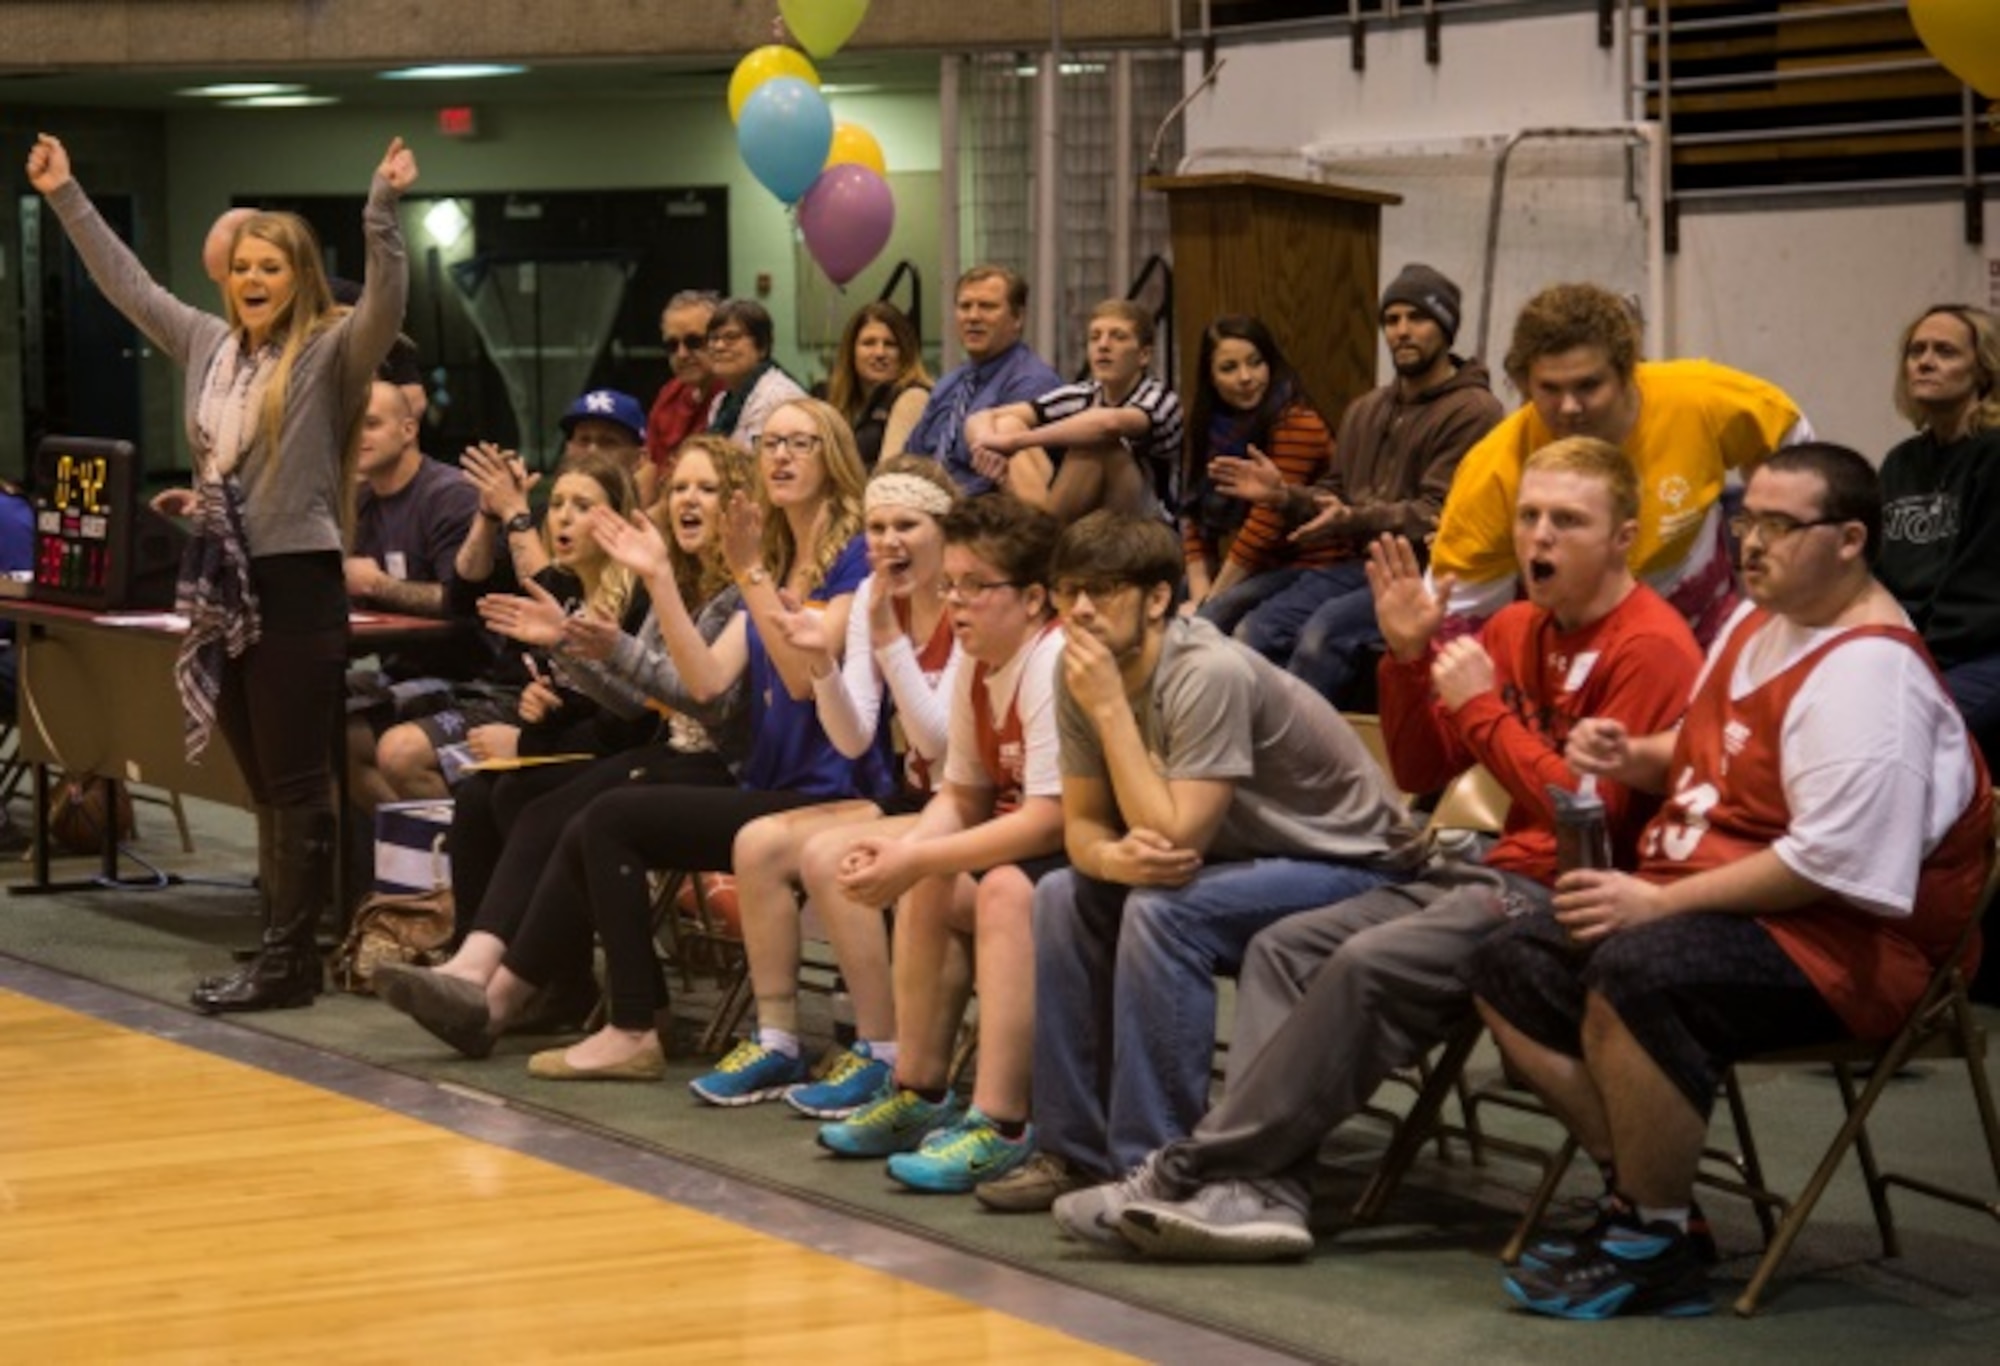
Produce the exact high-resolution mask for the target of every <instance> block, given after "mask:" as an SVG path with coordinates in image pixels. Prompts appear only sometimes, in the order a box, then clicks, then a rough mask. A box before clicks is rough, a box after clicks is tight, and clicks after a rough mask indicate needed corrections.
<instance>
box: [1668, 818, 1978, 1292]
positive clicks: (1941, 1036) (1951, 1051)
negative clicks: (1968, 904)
mask: <svg viewBox="0 0 2000 1366" xmlns="http://www.w3.org/2000/svg"><path fill="white" fill-rule="evenodd" d="M1994 844H1995V846H1996V852H2000V807H1996V808H1995V813H1994ZM1996 886H2000V861H1996V863H1995V865H1994V868H1993V870H1992V871H1991V872H1989V873H1988V875H1987V878H1986V887H1985V890H1984V891H1982V892H1981V893H1980V897H1979V904H1978V905H1977V906H1976V907H1975V908H1974V910H1973V914H1972V917H1971V918H1970V919H1969V920H1968V921H1967V922H1966V926H1965V929H1964V931H1963V932H1962V933H1961V934H1960V935H1959V937H1958V943H1957V944H1956V945H1955V946H1954V947H1953V949H1952V951H1951V953H1950V954H1948V955H1947V956H1946V957H1945V959H1944V961H1943V962H1942V963H1940V964H1939V965H1938V968H1937V971H1936V972H1934V973H1933V974H1932V975H1931V981H1930V986H1929V987H1928V988H1926V989H1925V991H1924V994H1923V996H1922V998H1921V999H1919V1001H1918V1002H1917V1005H1916V1008H1915V1009H1913V1010H1912V1011H1911V1012H1910V1017H1909V1019H1908V1020H1907V1021H1905V1022H1904V1025H1903V1028H1902V1029H1901V1031H1899V1032H1898V1033H1897V1034H1896V1036H1895V1037H1894V1038H1892V1039H1890V1040H1889V1041H1888V1042H1887V1043H1886V1044H1885V1043H1861V1042H1843V1043H1835V1044H1827V1045H1823V1046H1820V1047H1816V1048H1802V1049H1792V1050H1788V1051H1786V1052H1783V1053H1768V1054H1761V1055H1759V1056H1757V1057H1755V1058H1747V1059H1745V1060H1744V1065H1746V1066H1748V1065H1752V1064H1757V1065H1766V1064H1779V1065H1796V1064H1807V1065H1812V1066H1829V1065H1830V1066H1831V1067H1832V1068H1833V1075H1834V1079H1835V1081H1836V1082H1837V1083H1838V1084H1839V1087H1840V1099H1841V1104H1842V1105H1843V1106H1844V1107H1845V1109H1846V1112H1847V1119H1846V1122H1845V1123H1843V1124H1842V1125H1841V1126H1840V1129H1839V1131H1838V1132H1836V1133H1835V1134H1834V1136H1833V1141H1832V1142H1831V1143H1829V1144H1828V1145H1827V1150H1826V1155H1825V1156H1824V1157H1822V1158H1821V1159H1820V1161H1819V1165H1818V1166H1817V1167H1816V1168H1814V1170H1813V1174H1812V1177H1811V1179H1810V1180H1808V1181H1807V1182H1806V1185H1805V1189H1804V1190H1802V1191H1800V1192H1799V1194H1798V1196H1797V1197H1796V1198H1794V1199H1792V1200H1789V1201H1788V1200H1786V1199H1785V1198H1784V1197H1783V1196H1781V1195H1778V1194H1776V1193H1775V1192H1773V1191H1771V1190H1770V1189H1769V1188H1768V1187H1767V1186H1766V1185H1765V1183H1764V1176H1763V1167H1762V1164H1761V1163H1760V1162H1759V1161H1758V1159H1757V1155H1756V1147H1755V1142H1754V1140H1753V1139H1752V1138H1751V1137H1750V1124H1749V1114H1748V1111H1747V1109H1746V1107H1745V1106H1744V1103H1743V1093H1742V1088H1741V1086H1740V1084H1739V1083H1738V1081H1737V1076H1736V1069H1734V1068H1731V1069H1730V1072H1729V1076H1728V1078H1727V1080H1726V1081H1725V1083H1724V1092H1725V1096H1726V1099H1727V1100H1728V1103H1729V1106H1730V1110H1731V1114H1732V1116H1733V1117H1734V1118H1735V1121H1736V1125H1737V1129H1736V1133H1737V1138H1738V1141H1739V1142H1740V1143H1742V1145H1743V1149H1744V1152H1743V1161H1742V1164H1741V1165H1742V1169H1743V1173H1744V1175H1743V1180H1742V1182H1741V1183H1740V1188H1739V1187H1738V1185H1737V1184H1735V1183H1731V1182H1729V1181H1727V1180H1724V1179H1718V1178H1714V1177H1709V1178H1705V1179H1704V1181H1703V1184H1704V1185H1709V1186H1712V1187H1716V1188H1718V1189H1723V1190H1734V1191H1735V1193H1737V1194H1740V1195H1743V1196H1744V1197H1745V1198H1747V1199H1750V1200H1753V1201H1755V1202H1756V1203H1757V1206H1758V1208H1759V1210H1760V1212H1762V1211H1764V1210H1766V1209H1768V1208H1771V1207H1775V1208H1778V1209H1781V1210H1783V1211H1784V1213H1783V1215H1782V1217H1781V1218H1780V1219H1779V1221H1778V1227H1777V1230H1776V1232H1775V1233H1773V1234H1771V1235H1770V1237H1769V1239H1768V1242H1767V1245H1766V1247H1765V1249H1764V1256H1763V1259H1762V1260H1761V1261H1759V1262H1758V1263H1757V1270H1756V1271H1755V1272H1754V1273H1753V1274H1752V1275H1751V1277H1750V1283H1749V1284H1748V1285H1746V1286H1745V1287H1744V1288H1743V1293H1742V1294H1741V1295H1739V1296H1738V1297H1737V1299H1736V1312H1737V1313H1738V1314H1741V1315H1743V1316H1744V1317H1746V1318H1747V1317H1749V1316H1750V1315H1752V1314H1755V1313H1756V1312H1757V1308H1758V1303H1759V1301H1760V1300H1761V1299H1762V1298H1763V1295H1764V1291H1765V1289H1766V1288H1767V1287H1768V1286H1769V1285H1770V1283H1771V1280H1772V1278H1773V1277H1774V1276H1776V1275H1777V1273H1778V1267H1779V1266H1780V1265H1781V1264H1782V1263H1783V1262H1784V1260H1785V1257H1786V1255H1787V1254H1789V1253H1790V1252H1791V1250H1792V1244H1793V1243H1794V1242H1796V1241H1797V1240H1798V1236H1799V1234H1800V1233H1801V1232H1802V1231H1803V1230H1804V1228H1805V1225H1806V1220H1808V1219H1810V1218H1811V1217H1812V1212H1813V1207H1814V1206H1815V1205H1817V1204H1818V1203H1819V1198H1820V1196H1821V1195H1823V1194H1824V1193H1825V1191H1826V1188H1827V1185H1828V1183H1830V1182H1831V1181H1832V1180H1833V1177H1834V1174H1835V1173H1836V1172H1837V1171H1838V1170H1839V1167H1840V1164H1841V1162H1842V1161H1843V1160H1844V1159H1845V1158H1846V1156H1847V1150H1848V1149H1849V1148H1853V1149H1854V1150H1855V1155H1856V1157H1857V1158H1858V1159H1859V1161H1860V1164H1861V1175H1862V1180H1863V1182H1864V1183H1865V1184H1866V1186H1867V1188H1868V1202H1869V1205H1870V1206H1871V1207H1872V1208H1873V1210H1874V1214H1875V1226H1876V1229H1877V1230H1878V1231H1879V1232H1880V1233H1881V1235H1882V1255H1883V1256H1885V1257H1900V1256H1901V1255H1902V1242H1901V1239H1899V1238H1898V1237H1897V1235H1896V1222H1895V1216H1894V1214H1893V1213H1892V1211H1891V1210H1890V1208H1889V1189H1890V1188H1891V1187H1892V1186H1901V1187H1903V1188H1904V1189H1906V1190H1911V1191H1915V1192H1916V1193H1917V1194H1919V1195H1928V1196H1930V1197H1931V1198H1932V1199H1934V1200H1942V1201H1945V1202H1947V1203H1949V1204H1954V1205H1958V1206H1961V1207H1963V1208H1965V1209H1972V1210H1983V1211H1985V1212H1986V1213H1987V1214H1988V1215H1991V1216H1992V1217H1993V1218H1995V1219H2000V1199H1996V1198H1994V1197H1987V1198H1983V1199H1982V1198H1981V1197H1979V1196H1976V1195H1973V1194H1971V1193H1969V1192H1966V1191H1960V1190H1954V1189H1952V1188H1950V1187H1948V1186H1941V1185H1939V1184H1937V1183H1936V1182H1933V1181H1928V1180H1925V1179H1923V1178H1921V1177H1916V1176H1909V1175H1905V1174H1902V1173H1897V1172H1885V1171H1883V1170H1882V1169H1881V1167H1880V1165H1879V1163H1878V1162H1877V1160H1876V1156H1875V1147H1874V1144H1873V1143H1872V1142H1870V1141H1869V1137H1868V1116H1869V1115H1870V1114H1871V1113H1872V1112H1873V1111H1874V1108H1875V1102H1876V1101H1877V1100H1879V1099H1880V1098H1881V1096H1882V1092H1883V1091H1884V1089H1885V1088H1887V1086H1888V1085H1889V1083H1890V1082H1891V1081H1892V1080H1893V1079H1894V1078H1895V1076H1896V1074H1897V1073H1898V1072H1899V1071H1901V1070H1902V1068H1903V1066H1904V1065H1905V1064H1906V1063H1908V1062H1910V1061H1911V1060H1912V1059H1915V1058H1946V1059H1954V1058H1955V1059H1961V1060H1963V1061H1964V1063H1965V1065H1966V1073H1967V1079H1968V1080H1969V1081H1970V1082H1971V1085H1972V1099H1973V1104H1974V1106H1975V1107H1976V1108H1977V1110H1978V1112H1979V1123H1980V1127H1981V1129H1982V1130H1983V1131H1984V1133H1985V1136H1986V1155H1987V1158H1988V1160H1989V1161H1990V1162H1991V1164H1992V1167H1993V1182H1994V1188H1995V1192H1996V1195H2000V1120H1996V1118H1995V1114H1994V1109H1993V1091H1992V1086H1991V1084H1990V1083H1989V1082H1988V1080H1987V1077H1986V1031H1985V1030H1984V1029H1983V1028H1982V1027H1981V1026H1980V1024H1979V1022H1978V1020H1976V1019H1975V1018H1974V1017H1973V1014H1972V1002H1971V999H1970V998H1969V997H1968V996H1967V995H1966V974H1965V960H1966V956H1967V954H1968V953H1969V952H1970V951H1971V947H1972V942H1973V940H1974V938H1975V937H1976V936H1977V935H1978V933H1979V925H1980V922H1981V921H1982V920H1984V919H1985V916H1986V911H1987V909H1988V907H1990V906H1991V905H1992V903H1993V894H1994V889H1995V888H1996ZM1857 1068H1865V1069H1867V1084H1866V1085H1865V1086H1863V1087H1862V1088H1861V1090H1860V1092H1859V1094H1858V1095H1857V1094H1856V1091H1855V1082H1856V1080H1857V1076H1856V1069H1857Z"/></svg>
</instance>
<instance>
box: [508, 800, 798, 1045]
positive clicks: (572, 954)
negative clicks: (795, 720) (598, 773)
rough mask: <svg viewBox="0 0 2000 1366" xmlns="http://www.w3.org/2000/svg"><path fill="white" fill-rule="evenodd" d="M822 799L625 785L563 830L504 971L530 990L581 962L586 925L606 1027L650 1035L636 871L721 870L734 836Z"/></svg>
mask: <svg viewBox="0 0 2000 1366" xmlns="http://www.w3.org/2000/svg"><path fill="white" fill-rule="evenodd" d="M827 800H828V798H826V797H815V796H809V795H807V794H805V793H803V792H758V791H753V790H751V789H748V788H741V787H730V788H713V787H686V786H673V787H632V788H619V789H617V790H614V791H609V792H605V793H603V794H602V795H600V796H599V797H597V798H596V799H595V800H593V801H592V802H591V803H590V805H589V806H587V807H585V808H584V809H583V810H582V811H579V812H577V813H576V815H575V816H574V817H573V818H572V819H571V820H570V822H569V823H568V824H567V825H566V826H564V827H563V833H562V840H561V842H560V845H559V847H558V848H557V850H556V855H555V857H554V858H553V859H551V860H550V861H549V865H548V869H547V871H546V872H544V873H543V875H542V879H541V881H540V882H539V883H538V884H537V885H536V887H535V895H534V902H533V904H532V905H531V906H530V907H529V909H528V914H527V917H526V919H525V920H524V921H523V923H522V925H521V929H520V932H519V933H518V934H517V935H516V936H515V937H514V939H513V940H512V941H511V942H510V944H509V947H508V950H507V957H506V960H505V961H506V965H507V967H508V969H509V970H510V971H512V972H513V973H514V974H515V975H516V976H518V977H521V978H522V979H524V980H526V981H528V982H532V983H534V984H536V985H537V986H539V985H542V984H544V983H546V982H550V981H553V980H555V979H556V978H557V977H558V976H560V975H562V974H563V973H564V972H566V971H567V970H569V969H570V968H571V967H572V966H573V965H574V964H575V962H576V954H577V944H578V942H579V939H580V940H581V942H582V944H583V951H584V954H585V956H586V957H587V955H588V953H589V945H590V938H589V929H590V927H591V925H593V924H594V925H595V926H596V929H597V940H598V943H599V944H601V945H602V946H603V948H604V968H605V975H606V978H607V979H608V985H609V1005H610V1018H611V1023H612V1024H614V1025H616V1026H618V1027H619V1028H620V1029H650V1028H652V1027H653V1018H654V1016H655V1015H657V1014H658V1012H659V1011H660V1010H661V1009H662V1008H664V1007H665V1005H666V1004H667V984H666V979H665V977H664V976H662V974H661V972H660V963H659V959H658V957H657V956H656V955H655V953H654V951H653V921H652V916H651V913H650V905H649V903H648V899H647V895H646V873H647V871H648V870H650V869H654V868H672V869H680V870H684V871H687V872H726V871H727V870H728V869H729V867H730V855H731V852H732V850H733V849H734V846H735V843H736V832H737V831H739V830H741V829H742V828H743V827H744V826H746V825H748V824H749V823H750V822H751V821H753V820H756V819H757V818H758V817H759V816H768V815H770V814H772V813H773V812H777V811H789V810H791V809H792V808H794V807H800V806H812V805H815V804H818V803H823V802H825V801H827Z"/></svg>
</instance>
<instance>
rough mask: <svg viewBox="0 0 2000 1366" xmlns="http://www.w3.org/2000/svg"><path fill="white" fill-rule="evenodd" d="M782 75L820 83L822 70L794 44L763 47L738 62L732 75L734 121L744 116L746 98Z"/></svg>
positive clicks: (730, 98)
mask: <svg viewBox="0 0 2000 1366" xmlns="http://www.w3.org/2000/svg"><path fill="white" fill-rule="evenodd" d="M779 76H797V77H798V78H799V79H800V80H802V81H804V82H806V83H807V84H808V85H814V86H817V85H818V84H819V72H817V71H815V70H814V69H813V64H812V61H811V59H809V58H808V57H807V56H806V54H805V53H803V52H801V51H799V50H798V49H797V48H795V47H780V46H778V45H777V44H776V43H773V44H772V45H771V46H769V47H760V48H758V49H757V50H756V51H754V52H752V53H751V54H750V55H749V56H747V57H745V58H744V59H743V60H742V61H740V62H738V63H737V64H736V70H735V72H733V73H732V74H731V75H730V77H729V120H730V122H731V123H734V122H735V121H736V120H737V119H739V118H741V117H742V115H743V101H745V100H747V99H749V98H750V96H751V95H753V94H755V93H756V90H757V87H758V86H760V85H762V84H763V83H764V82H766V81H768V80H773V79H775V78H777V77H779Z"/></svg>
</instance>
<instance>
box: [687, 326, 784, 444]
mask: <svg viewBox="0 0 2000 1366" xmlns="http://www.w3.org/2000/svg"><path fill="white" fill-rule="evenodd" d="M771 339H772V332H771V315H770V314H769V313H767V312H766V311H765V310H764V305H762V304H760V303H758V302H757V301H756V300H754V299H724V300H723V301H722V302H721V303H719V304H717V305H716V306H715V312H714V313H712V314H710V315H709V319H708V372H709V374H710V375H711V376H712V377H713V379H714V382H715V384H716V395H715V401H714V402H713V403H712V404H710V405H709V409H708V430H709V431H710V432H711V433H712V434H714V435H716V436H722V437H727V438H728V439H729V440H731V441H734V442H735V443H736V444H737V445H739V446H741V447H742V448H743V449H744V450H746V451H755V450H757V449H759V447H758V445H757V436H758V433H760V432H762V431H763V430H764V419H765V418H767V417H769V416H770V415H771V412H772V410H774V409H775V408H777V406H778V405H779V404H781V403H786V402H789V401H790V400H792V399H795V398H804V397H805V393H806V391H805V390H804V389H802V388H800V387H799V382H798V381H797V380H795V379H793V378H792V377H791V376H790V375H788V374H786V373H785V372H784V370H783V368H781V367H780V366H779V364H778V363H777V362H776V361H775V360H772V359H771Z"/></svg>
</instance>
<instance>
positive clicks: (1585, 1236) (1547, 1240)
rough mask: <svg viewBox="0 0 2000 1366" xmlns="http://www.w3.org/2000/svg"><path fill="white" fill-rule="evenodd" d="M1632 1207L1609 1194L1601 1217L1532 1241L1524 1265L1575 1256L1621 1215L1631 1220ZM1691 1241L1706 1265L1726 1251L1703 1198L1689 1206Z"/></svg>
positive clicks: (1545, 1266) (1542, 1267)
mask: <svg viewBox="0 0 2000 1366" xmlns="http://www.w3.org/2000/svg"><path fill="white" fill-rule="evenodd" d="M1631 1217H1632V1207H1631V1206H1630V1205H1628V1204H1626V1203H1625V1201H1624V1199H1623V1198H1622V1197H1619V1196H1609V1197H1607V1198H1605V1199H1604V1200H1602V1201H1600V1202H1599V1204H1598V1206H1597V1217H1596V1218H1594V1219H1593V1220H1591V1222H1590V1226H1589V1227H1588V1228H1584V1229H1577V1230H1563V1229H1550V1230H1548V1231H1546V1232H1544V1233H1542V1234H1541V1236H1540V1237H1538V1238H1536V1239H1535V1241H1534V1242H1532V1243H1530V1244H1529V1245H1528V1247H1527V1249H1526V1250H1525V1251H1524V1252H1522V1253H1521V1257H1520V1265H1521V1266H1523V1267H1525V1268H1527V1269H1528V1270H1530V1271H1549V1270H1551V1269H1553V1268H1555V1267H1558V1266H1561V1265H1563V1264H1564V1263H1567V1262H1569V1261H1571V1260H1573V1259H1574V1258H1575V1257H1576V1256H1577V1254H1578V1253H1579V1252H1581V1251H1582V1250H1583V1249H1584V1248H1586V1247H1588V1246H1590V1245H1591V1244H1592V1243H1594V1242H1596V1241H1597V1239H1598V1238H1600V1237H1602V1236H1603V1234H1604V1231H1605V1230H1606V1229H1608V1228H1610V1227H1611V1225H1612V1223H1613V1222H1614V1221H1616V1220H1618V1219H1621V1218H1622V1219H1625V1220H1627V1221H1629V1220H1630V1219H1631ZM1687 1236H1688V1241H1689V1242H1690V1243H1691V1244H1693V1245H1694V1255H1695V1256H1696V1257H1698V1258H1700V1259H1701V1263H1702V1265H1703V1266H1714V1265H1715V1264H1716V1263H1717V1262H1719V1261H1721V1260H1722V1254H1721V1252H1720V1250H1719V1249H1718V1248H1717V1247H1716V1245H1715V1230H1714V1228H1713V1227H1711V1226H1710V1224H1709V1222H1708V1215H1707V1214H1705V1213H1704V1212H1703V1211H1702V1208H1701V1201H1699V1200H1695V1201H1691V1202H1690V1203H1689V1206H1688V1226H1687Z"/></svg>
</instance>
